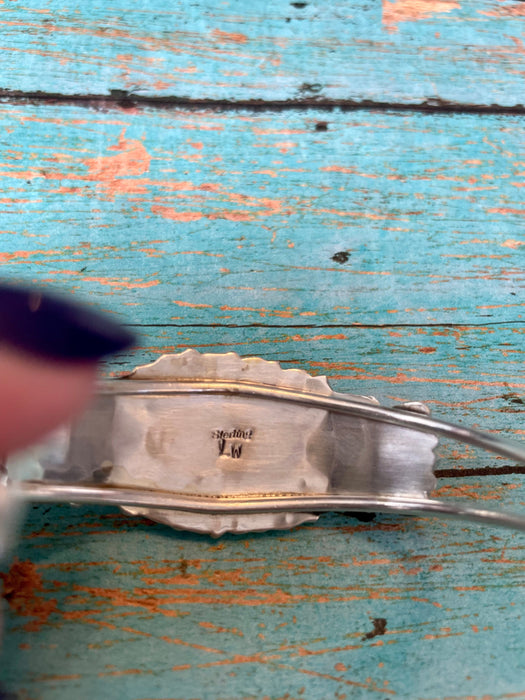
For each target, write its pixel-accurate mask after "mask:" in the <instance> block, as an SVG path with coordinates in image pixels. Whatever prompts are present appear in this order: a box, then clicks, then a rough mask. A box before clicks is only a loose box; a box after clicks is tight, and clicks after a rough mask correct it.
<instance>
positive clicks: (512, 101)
mask: <svg viewBox="0 0 525 700" xmlns="http://www.w3.org/2000/svg"><path fill="white" fill-rule="evenodd" d="M523 12H524V11H523V4H522V3H521V2H519V1H518V0H479V1H478V2H475V3H474V2H466V1H465V0H383V2H382V4H380V3H379V2H376V3H370V2H368V1H367V0H356V1H355V2H352V3H347V2H342V1H341V0H331V1H330V2H325V3H322V4H319V3H312V2H310V1H309V0H308V1H307V2H300V3H296V2H286V3H282V2H276V1H275V0H272V1H270V2H269V1H268V0H252V2H250V3H248V4H247V3H245V2H242V0H231V1H230V2H221V3H217V2H215V1H214V0H198V1H197V2H192V3H176V4H175V5H173V4H170V3H166V2H164V1H163V0H148V1H147V2H134V3H128V4H122V3H117V2H115V1H112V2H105V3H97V4H93V3H79V2H76V0H67V1H65V2H61V3H56V2H48V3H45V4H43V3H42V2H41V1H40V0H25V2H24V3H23V4H21V3H4V4H3V5H2V9H1V14H0V28H1V35H2V39H1V41H0V49H1V53H0V56H1V59H0V60H1V73H2V84H1V87H2V88H4V89H6V90H11V91H13V90H14V91H22V92H35V91H44V92H51V93H61V94H67V95H84V94H85V93H86V91H87V92H90V93H92V94H93V93H94V94H99V95H110V94H112V93H113V94H114V95H117V96H119V95H122V94H123V93H126V92H127V93H134V94H136V95H139V96H143V97H151V96H157V97H171V98H173V97H177V98H181V99H198V100H199V99H213V100H234V101H238V100H269V101H275V100H279V101H287V100H304V99H308V98H314V99H324V100H345V101H357V102H362V101H366V100H371V101H374V102H395V103H401V104H421V103H424V102H430V103H433V104H436V103H439V102H440V101H445V102H449V103H457V104H462V105H471V104H475V105H482V106H483V105H484V106H487V105H489V106H490V105H500V106H505V107H509V106H511V107H512V106H515V105H523V70H524V66H525V57H524V52H523V43H522V42H523Z"/></svg>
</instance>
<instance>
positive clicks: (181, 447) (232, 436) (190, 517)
mask: <svg viewBox="0 0 525 700" xmlns="http://www.w3.org/2000/svg"><path fill="white" fill-rule="evenodd" d="M429 413H430V412H429V410H428V408H427V407H426V406H425V405H424V404H421V403H418V402H410V403H407V404H401V405H397V406H395V407H393V408H386V407H383V406H380V405H379V404H378V402H377V401H376V400H375V399H374V398H373V397H366V396H350V395H343V394H339V393H336V392H333V391H332V390H331V389H330V387H329V385H328V383H327V382H326V379H325V378H324V377H311V376H310V375H308V374H307V373H306V372H303V371H301V370H294V369H292V370H284V369H282V368H281V367H280V366H279V365H278V364H277V363H276V362H268V361H265V360H262V359H260V358H241V357H239V356H238V355H236V354H234V353H228V354H224V355H213V354H200V353H197V352H196V351H194V350H188V351H186V352H184V353H181V354H179V355H170V356H164V357H162V358H160V359H159V360H157V361H156V362H154V363H152V364H151V365H146V366H144V367H140V368H138V369H137V370H135V371H134V372H133V373H132V374H131V375H130V376H129V377H128V378H125V379H120V380H113V381H111V382H106V383H105V384H103V385H102V386H101V387H100V390H99V392H98V396H97V398H96V401H95V402H94V403H93V405H92V406H91V408H90V409H89V410H88V411H87V412H86V414H85V415H84V416H83V417H82V418H81V419H80V420H78V421H76V422H75V423H74V424H73V425H71V426H65V427H63V428H61V429H60V430H58V431H56V432H55V433H54V434H53V435H52V436H50V438H49V440H48V441H47V443H46V444H43V445H40V446H37V447H35V448H33V449H31V450H29V451H26V452H25V453H23V454H19V455H11V456H10V457H9V459H8V462H7V471H8V473H9V480H10V486H9V489H10V493H11V494H12V495H13V496H14V495H15V493H16V494H17V496H23V497H25V498H27V499H30V500H45V501H53V500H57V501H75V502H100V503H113V504H117V505H120V506H122V507H124V509H125V510H126V512H128V513H131V514H140V515H144V516H146V517H149V518H151V519H153V520H157V521H159V522H163V523H166V524H168V525H170V526H172V527H174V528H182V529H189V530H194V531H197V532H206V533H209V534H213V535H220V534H222V533H224V532H247V531H256V530H268V529H281V528H288V527H292V526H294V525H297V524H299V523H302V522H306V521H310V520H315V519H316V518H317V517H318V513H319V512H322V511H326V510H351V511H356V510H368V511H382V512H406V513H434V514H440V515H448V516H456V517H465V518H469V519H471V520H476V521H483V522H487V523H492V524H500V525H506V526H508V527H517V528H521V529H523V528H524V527H525V519H524V518H522V517H520V516H515V515H506V514H500V513H493V512H491V511H485V510H476V509H469V508H463V507H461V506H457V505H454V504H450V505H449V504H442V503H440V502H438V501H434V500H431V499H430V498H429V493H430V492H431V491H432V489H433V488H434V486H435V476H434V473H433V467H434V452H433V450H434V448H435V447H436V445H437V442H438V437H445V438H449V439H453V440H458V441H460V442H464V443H468V444H470V445H474V446H477V447H481V448H484V449H486V450H490V451H492V452H495V453H496V454H500V455H504V456H506V457H511V458H513V459H515V460H517V461H520V462H525V448H524V447H523V446H521V445H519V444H515V443H513V442H511V441H508V440H504V439H502V438H500V437H497V436H493V435H489V434H486V433H482V432H480V431H476V430H473V429H470V428H465V427H463V426H458V425H452V424H449V423H445V422H442V421H438V420H435V419H434V418H432V417H431V416H430V415H429Z"/></svg>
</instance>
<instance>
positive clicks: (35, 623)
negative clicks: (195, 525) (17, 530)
mask: <svg viewBox="0 0 525 700" xmlns="http://www.w3.org/2000/svg"><path fill="white" fill-rule="evenodd" d="M467 486H470V487H472V489H476V490H478V489H480V492H481V494H483V493H484V492H485V488H486V487H483V485H480V484H479V481H476V480H474V481H469V483H468V485H467V484H464V488H467ZM492 486H493V488H495V489H498V490H500V489H501V487H500V485H499V484H496V483H493V485H492ZM523 549H524V547H523V537H522V535H519V534H514V533H509V532H504V531H486V530H482V529H475V528H464V527H461V526H459V527H458V526H457V525H452V524H450V523H445V522H443V521H435V520H421V519H405V520H402V519H397V518H386V517H381V518H378V519H377V520H375V521H373V522H370V523H359V522H357V521H356V520H354V519H349V518H346V517H343V516H335V515H334V516H330V515H328V516H324V517H323V519H322V520H321V521H319V523H318V524H314V525H310V526H305V527H301V528H299V529H297V530H295V531H293V532H290V533H269V534H262V535H256V536H251V537H238V538H236V537H233V536H227V537H224V538H222V539H221V540H219V541H213V540H210V539H208V538H205V537H199V536H197V535H191V534H188V533H174V532H170V531H169V530H168V529H167V528H164V527H162V526H160V525H155V524H148V523H147V522H146V521H143V520H140V519H138V520H131V519H130V518H127V517H125V516H123V515H119V514H118V513H115V512H114V511H109V510H107V509H93V508H78V509H75V508H72V507H68V506H62V507H58V506H55V507H51V508H49V507H47V508H42V507H39V508H35V509H34V511H33V512H31V513H30V517H29V520H28V524H27V526H26V530H25V536H24V539H23V542H22V544H21V546H20V548H19V557H20V558H21V560H22V561H26V562H27V561H29V562H31V563H32V565H33V566H34V567H35V568H34V569H33V568H32V566H31V565H29V566H27V565H26V568H25V573H26V574H27V580H26V583H25V585H24V587H21V588H19V592H18V594H17V593H14V594H13V596H12V598H11V606H12V609H13V610H17V611H18V612H17V613H15V612H12V613H10V615H9V618H8V632H7V634H8V636H7V640H6V643H7V645H8V646H7V649H6V651H5V652H4V667H3V670H2V676H3V683H4V687H5V688H6V689H11V691H13V690H14V689H17V692H18V695H17V696H14V697H20V698H42V699H46V700H47V699H48V698H49V699H50V700H51V699H53V700H54V699H55V698H66V697H71V696H72V695H73V696H75V695H76V696H78V697H86V698H87V697H89V698H96V697H107V698H115V699H116V698H119V699H120V698H134V699H138V698H156V699H160V698H165V699H166V698H177V699H182V698H185V699H186V698H187V699H189V698H210V699H211V698H214V699H218V698H220V699H221V700H226V699H228V700H241V699H242V700H246V699H247V698H249V699H250V700H252V699H257V700H262V698H271V699H272V700H277V699H283V698H286V699H287V700H288V699H289V698H293V699H294V700H295V699H297V700H299V699H300V698H336V699H337V700H341V699H342V698H389V697H394V698H421V699H424V700H431V699H434V698H445V697H446V698H455V699H457V700H459V699H460V698H461V699H462V700H466V699H467V698H469V699H476V700H478V699H479V700H481V698H483V699H484V700H487V699H488V698H490V699H491V700H492V699H495V698H498V699H500V698H501V699H503V698H520V697H524V696H525V686H524V677H525V664H524V658H523V635H524V633H525V621H524V618H523V615H522V609H523V604H524V602H525V601H524V595H523V557H524V551H523ZM18 569H19V570H20V569H21V566H20V565H19V567H18ZM16 571H17V569H16V567H14V568H13V569H12V574H11V575H12V576H13V577H14V574H16ZM374 621H376V622H375V623H374ZM374 631H375V634H374ZM6 657H7V659H6ZM4 697H5V696H4ZM7 697H11V696H7Z"/></svg>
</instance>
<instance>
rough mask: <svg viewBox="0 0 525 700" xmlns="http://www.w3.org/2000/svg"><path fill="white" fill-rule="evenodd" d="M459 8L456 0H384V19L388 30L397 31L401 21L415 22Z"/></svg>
mask: <svg viewBox="0 0 525 700" xmlns="http://www.w3.org/2000/svg"><path fill="white" fill-rule="evenodd" d="M459 9H460V4H459V2H456V0H383V15H382V21H383V24H384V25H385V26H386V28H387V29H388V30H390V31H395V30H397V25H398V23H399V22H415V21H417V20H421V19H427V18H428V17H431V16H432V15H435V14H443V13H447V12H452V11H453V10H459Z"/></svg>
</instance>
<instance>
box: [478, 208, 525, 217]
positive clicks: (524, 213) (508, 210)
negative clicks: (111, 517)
mask: <svg viewBox="0 0 525 700" xmlns="http://www.w3.org/2000/svg"><path fill="white" fill-rule="evenodd" d="M487 211H488V213H489V214H516V215H517V216H525V209H514V208H512V207H492V208H491V209H487Z"/></svg>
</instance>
